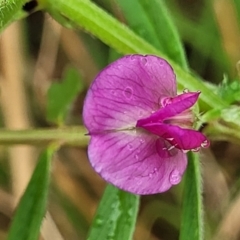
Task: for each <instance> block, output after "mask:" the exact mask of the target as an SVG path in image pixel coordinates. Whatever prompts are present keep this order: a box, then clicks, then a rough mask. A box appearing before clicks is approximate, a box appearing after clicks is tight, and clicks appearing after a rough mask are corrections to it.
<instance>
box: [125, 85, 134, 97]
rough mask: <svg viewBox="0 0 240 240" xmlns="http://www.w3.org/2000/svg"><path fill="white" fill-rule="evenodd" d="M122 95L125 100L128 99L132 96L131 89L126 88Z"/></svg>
mask: <svg viewBox="0 0 240 240" xmlns="http://www.w3.org/2000/svg"><path fill="white" fill-rule="evenodd" d="M123 94H124V96H125V97H126V98H129V99H130V98H131V97H132V94H133V90H132V88H131V87H126V88H125V90H124V92H123Z"/></svg>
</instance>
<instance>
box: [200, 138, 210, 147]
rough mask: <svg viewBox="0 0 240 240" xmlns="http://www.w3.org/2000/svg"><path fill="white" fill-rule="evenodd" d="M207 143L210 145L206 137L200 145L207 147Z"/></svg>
mask: <svg viewBox="0 0 240 240" xmlns="http://www.w3.org/2000/svg"><path fill="white" fill-rule="evenodd" d="M209 145H210V141H209V140H207V139H206V140H205V141H204V142H202V143H201V147H203V148H207V147H209Z"/></svg>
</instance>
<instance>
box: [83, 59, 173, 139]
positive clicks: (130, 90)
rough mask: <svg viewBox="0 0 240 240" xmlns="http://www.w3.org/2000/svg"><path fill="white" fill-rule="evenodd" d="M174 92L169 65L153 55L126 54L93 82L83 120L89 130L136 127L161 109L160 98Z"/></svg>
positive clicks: (101, 130) (98, 130) (85, 105)
mask: <svg viewBox="0 0 240 240" xmlns="http://www.w3.org/2000/svg"><path fill="white" fill-rule="evenodd" d="M175 95H176V79H175V74H174V72H173V70H172V68H171V66H170V65H169V64H168V63H167V62H166V61H165V60H164V59H161V58H159V57H156V56H152V55H147V56H141V55H129V56H125V57H123V58H121V59H119V60H117V61H115V62H113V63H112V64H110V65H109V66H108V67H106V68H105V69H104V70H103V71H102V72H101V73H100V74H99V75H98V76H97V77H96V79H95V81H94V82H93V83H92V85H91V87H90V89H89V91H88V93H87V96H86V99H85V103H84V109H83V119H84V123H85V126H86V127H87V129H88V130H89V132H90V134H91V133H92V132H104V131H106V130H112V129H122V128H131V127H135V125H136V122H137V120H138V119H139V118H146V117H147V116H149V115H150V114H151V113H152V111H157V110H158V109H159V108H160V96H161V97H174V96H175Z"/></svg>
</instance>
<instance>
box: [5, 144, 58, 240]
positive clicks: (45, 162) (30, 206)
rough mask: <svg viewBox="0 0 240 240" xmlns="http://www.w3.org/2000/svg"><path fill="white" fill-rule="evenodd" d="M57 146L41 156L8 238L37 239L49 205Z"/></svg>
mask: <svg viewBox="0 0 240 240" xmlns="http://www.w3.org/2000/svg"><path fill="white" fill-rule="evenodd" d="M54 151H55V147H49V148H47V149H46V150H45V151H44V152H43V153H42V154H41V156H40V158H39V162H38V164H37V166H36V168H35V170H34V173H33V175H32V177H31V180H30V182H29V184H28V186H27V189H26V191H25V193H24V195H23V196H22V198H21V200H20V203H19V205H18V207H17V211H16V213H15V216H14V219H13V222H12V225H11V227H10V231H9V235H8V238H7V239H8V240H16V239H18V240H35V239H38V237H39V231H40V227H41V223H42V219H43V217H44V214H45V211H46V205H47V195H48V188H49V181H50V166H51V158H52V155H53V153H54Z"/></svg>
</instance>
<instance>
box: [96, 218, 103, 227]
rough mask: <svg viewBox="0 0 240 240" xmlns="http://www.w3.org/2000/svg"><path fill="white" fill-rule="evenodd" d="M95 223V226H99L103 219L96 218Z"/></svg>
mask: <svg viewBox="0 0 240 240" xmlns="http://www.w3.org/2000/svg"><path fill="white" fill-rule="evenodd" d="M96 224H97V226H99V227H100V226H101V225H102V224H103V220H102V219H101V218H97V219H96Z"/></svg>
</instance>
